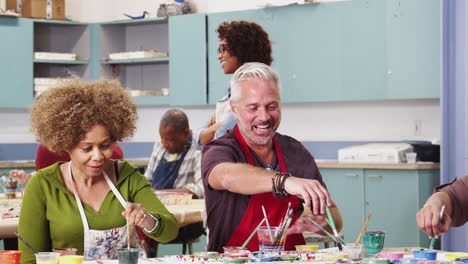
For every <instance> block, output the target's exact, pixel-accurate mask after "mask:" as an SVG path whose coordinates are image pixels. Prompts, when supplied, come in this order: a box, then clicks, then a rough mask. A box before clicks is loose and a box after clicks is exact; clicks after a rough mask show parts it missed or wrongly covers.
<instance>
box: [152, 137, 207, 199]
mask: <svg viewBox="0 0 468 264" xmlns="http://www.w3.org/2000/svg"><path fill="white" fill-rule="evenodd" d="M165 152H166V150H165V149H164V147H163V145H162V144H161V142H156V143H154V147H153V153H151V157H150V160H149V163H148V167H147V168H146V172H145V177H146V179H147V180H148V181H151V179H152V178H153V173H154V171H155V170H156V167H157V166H158V164H159V161H160V160H161V158H166V157H165V156H164V157H163V154H164V153H165ZM166 154H167V153H166ZM178 158H180V155H179V156H178ZM200 161H201V151H200V150H199V149H197V147H196V145H195V144H192V145H191V146H190V149H189V150H188V152H187V154H186V155H185V158H184V161H182V164H181V165H180V168H179V176H177V179H176V180H175V182H174V186H173V188H174V189H182V188H184V189H189V190H190V191H192V192H193V193H194V194H195V195H196V196H197V198H203V197H204V190H203V182H202V179H201V170H200Z"/></svg>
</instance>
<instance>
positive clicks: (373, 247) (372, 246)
mask: <svg viewBox="0 0 468 264" xmlns="http://www.w3.org/2000/svg"><path fill="white" fill-rule="evenodd" d="M363 239H364V248H365V249H366V252H367V253H368V254H375V253H379V252H380V251H382V249H383V247H384V242H385V232H382V231H369V232H366V233H365V234H364V237H363Z"/></svg>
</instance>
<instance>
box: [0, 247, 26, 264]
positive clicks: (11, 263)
mask: <svg viewBox="0 0 468 264" xmlns="http://www.w3.org/2000/svg"><path fill="white" fill-rule="evenodd" d="M20 258H21V251H19V250H0V263H2V264H19V263H20Z"/></svg>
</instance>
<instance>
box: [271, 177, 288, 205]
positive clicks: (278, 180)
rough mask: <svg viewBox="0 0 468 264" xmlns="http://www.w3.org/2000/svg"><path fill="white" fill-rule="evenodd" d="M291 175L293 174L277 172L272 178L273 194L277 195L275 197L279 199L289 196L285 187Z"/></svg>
mask: <svg viewBox="0 0 468 264" xmlns="http://www.w3.org/2000/svg"><path fill="white" fill-rule="evenodd" d="M290 176H291V174H290V173H282V172H277V173H276V174H275V175H274V176H273V177H272V178H271V182H272V190H273V196H274V197H275V199H279V198H281V197H283V198H285V199H288V198H289V194H288V193H287V192H286V190H285V189H284V183H285V182H286V179H287V178H288V177H290Z"/></svg>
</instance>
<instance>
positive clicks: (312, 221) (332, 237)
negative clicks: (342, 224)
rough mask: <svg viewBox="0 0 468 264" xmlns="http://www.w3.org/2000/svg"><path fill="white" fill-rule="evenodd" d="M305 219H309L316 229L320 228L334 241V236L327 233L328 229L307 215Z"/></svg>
mask: <svg viewBox="0 0 468 264" xmlns="http://www.w3.org/2000/svg"><path fill="white" fill-rule="evenodd" d="M307 220H309V222H311V223H312V224H314V225H315V226H316V227H317V228H318V229H320V230H321V231H322V232H323V233H325V235H327V236H329V237H330V238H331V239H333V241H335V242H336V237H334V236H333V235H332V234H330V233H328V231H327V230H325V229H324V228H323V227H322V226H320V225H319V224H318V223H317V222H315V221H314V220H312V219H311V218H309V217H307Z"/></svg>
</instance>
